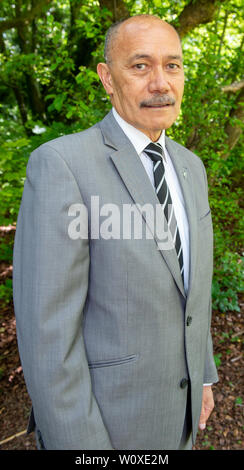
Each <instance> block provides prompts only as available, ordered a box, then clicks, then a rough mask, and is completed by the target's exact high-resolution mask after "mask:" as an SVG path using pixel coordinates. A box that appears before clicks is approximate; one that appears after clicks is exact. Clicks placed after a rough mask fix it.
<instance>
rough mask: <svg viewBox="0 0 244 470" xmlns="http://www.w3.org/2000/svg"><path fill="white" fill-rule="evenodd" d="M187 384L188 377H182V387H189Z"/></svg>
mask: <svg viewBox="0 0 244 470" xmlns="http://www.w3.org/2000/svg"><path fill="white" fill-rule="evenodd" d="M187 384H188V379H182V380H181V381H180V387H181V388H186V387H187Z"/></svg>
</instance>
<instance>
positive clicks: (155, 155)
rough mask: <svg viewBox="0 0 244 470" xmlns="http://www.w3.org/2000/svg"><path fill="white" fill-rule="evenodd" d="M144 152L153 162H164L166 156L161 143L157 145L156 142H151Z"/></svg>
mask: <svg viewBox="0 0 244 470" xmlns="http://www.w3.org/2000/svg"><path fill="white" fill-rule="evenodd" d="M144 152H145V153H146V154H147V155H148V157H150V158H151V159H152V160H153V162H154V163H156V162H158V161H159V160H162V157H163V155H164V153H163V147H162V145H161V144H159V143H156V144H155V143H154V142H150V144H148V145H147V147H146V148H145V149H144Z"/></svg>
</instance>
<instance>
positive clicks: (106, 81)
mask: <svg viewBox="0 0 244 470" xmlns="http://www.w3.org/2000/svg"><path fill="white" fill-rule="evenodd" d="M97 73H98V75H99V78H100V80H101V82H102V84H103V86H104V88H105V90H106V92H107V93H108V95H110V96H111V95H112V94H113V80H112V75H111V72H110V69H109V66H108V65H107V64H105V63H103V62H101V63H99V64H98V65H97Z"/></svg>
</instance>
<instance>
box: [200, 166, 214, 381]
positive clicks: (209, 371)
mask: <svg viewBox="0 0 244 470" xmlns="http://www.w3.org/2000/svg"><path fill="white" fill-rule="evenodd" d="M201 164H202V169H203V175H204V180H205V185H206V193H207V197H208V180H207V174H206V170H205V167H204V165H203V163H202V161H201ZM208 315H209V328H208V337H207V349H206V358H205V368H204V378H203V383H204V384H208V383H214V382H218V373H217V369H216V365H215V361H214V355H213V342H212V335H211V329H210V328H211V320H212V299H211V298H210V299H209V312H208Z"/></svg>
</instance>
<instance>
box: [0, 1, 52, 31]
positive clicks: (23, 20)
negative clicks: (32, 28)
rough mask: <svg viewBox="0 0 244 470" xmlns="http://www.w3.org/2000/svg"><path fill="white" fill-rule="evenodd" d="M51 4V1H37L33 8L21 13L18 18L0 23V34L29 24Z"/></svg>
mask: <svg viewBox="0 0 244 470" xmlns="http://www.w3.org/2000/svg"><path fill="white" fill-rule="evenodd" d="M49 3H51V0H39V2H38V3H37V4H36V5H35V6H33V8H32V9H31V10H29V11H27V12H25V13H22V15H20V16H19V17H18V18H12V19H9V20H4V21H0V34H1V33H2V32H3V31H6V30H8V29H11V28H17V27H18V26H20V25H22V24H25V25H26V24H28V23H30V22H31V21H32V20H33V19H34V18H35V17H36V16H39V15H40V13H41V12H42V10H43V8H44V7H45V6H46V5H48V4H49Z"/></svg>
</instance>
